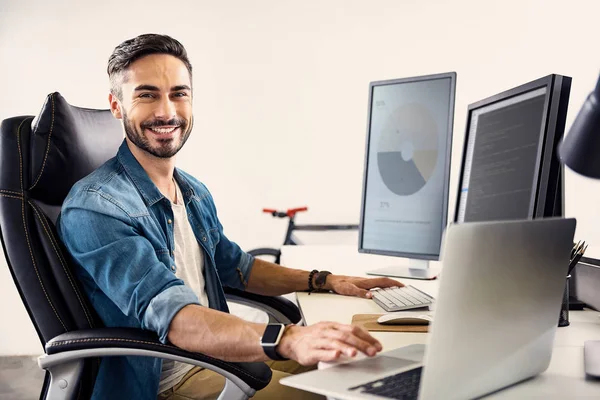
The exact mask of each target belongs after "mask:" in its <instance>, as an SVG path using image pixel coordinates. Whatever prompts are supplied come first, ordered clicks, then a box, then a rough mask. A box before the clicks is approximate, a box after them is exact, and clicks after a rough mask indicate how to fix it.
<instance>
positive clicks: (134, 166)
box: [117, 140, 194, 206]
mask: <svg viewBox="0 0 600 400" xmlns="http://www.w3.org/2000/svg"><path fill="white" fill-rule="evenodd" d="M117 159H118V160H119V162H120V163H121V165H122V166H123V168H124V169H125V172H126V173H127V175H129V177H130V178H131V180H132V181H133V184H134V185H135V186H136V188H137V189H138V191H139V192H140V193H141V195H142V197H143V198H144V201H145V202H146V204H148V206H152V205H154V204H156V203H157V202H159V201H160V200H162V199H164V198H165V196H163V194H162V193H161V192H160V190H158V188H157V187H156V185H155V184H154V182H152V180H151V179H150V177H149V176H148V173H147V172H146V170H144V168H143V167H142V166H141V164H140V163H139V162H138V160H137V159H136V158H135V157H134V155H133V153H131V150H129V146H127V141H126V140H123V143H121V147H119V151H118V153H117ZM173 176H174V177H175V180H176V181H177V184H179V188H180V189H181V192H182V193H183V199H184V202H185V204H186V205H187V204H188V203H189V201H190V200H191V198H192V196H193V195H194V191H193V189H192V187H191V186H190V184H189V183H188V182H187V180H186V179H185V178H184V177H183V175H182V174H181V173H180V172H179V171H178V169H177V168H175V171H174V172H173Z"/></svg>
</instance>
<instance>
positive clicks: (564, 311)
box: [558, 275, 571, 327]
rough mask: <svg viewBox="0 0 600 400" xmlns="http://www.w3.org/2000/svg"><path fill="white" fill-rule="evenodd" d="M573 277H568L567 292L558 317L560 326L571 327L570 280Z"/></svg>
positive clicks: (564, 294)
mask: <svg viewBox="0 0 600 400" xmlns="http://www.w3.org/2000/svg"><path fill="white" fill-rule="evenodd" d="M570 278H571V275H567V280H566V281H567V282H566V284H565V291H564V293H563V299H562V303H561V305H560V315H559V317H558V326H559V327H560V326H569V325H570V322H569V279H570Z"/></svg>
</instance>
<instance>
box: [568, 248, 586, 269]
mask: <svg viewBox="0 0 600 400" xmlns="http://www.w3.org/2000/svg"><path fill="white" fill-rule="evenodd" d="M586 249H587V246H585V247H584V248H583V249H579V251H577V254H576V255H575V258H573V259H572V260H571V263H570V264H569V270H568V272H567V275H570V274H571V271H573V268H575V266H576V265H577V264H578V263H579V260H581V257H582V256H583V254H584V253H585V251H586Z"/></svg>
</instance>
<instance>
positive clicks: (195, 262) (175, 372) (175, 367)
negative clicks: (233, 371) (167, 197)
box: [158, 183, 208, 393]
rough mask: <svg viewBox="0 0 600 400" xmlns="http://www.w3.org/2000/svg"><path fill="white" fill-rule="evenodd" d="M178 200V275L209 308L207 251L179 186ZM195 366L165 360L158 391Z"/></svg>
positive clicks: (175, 213) (175, 232) (173, 205)
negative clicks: (203, 246) (200, 241)
mask: <svg viewBox="0 0 600 400" xmlns="http://www.w3.org/2000/svg"><path fill="white" fill-rule="evenodd" d="M175 187H176V190H177V199H176V203H171V208H172V209H173V236H174V239H175V266H176V268H177V270H176V271H175V276H176V277H178V278H179V279H181V280H182V281H183V282H184V283H185V285H186V286H188V287H189V288H191V289H192V290H193V291H194V293H196V295H197V296H198V300H200V304H201V305H203V306H205V307H208V296H207V295H206V288H205V281H204V252H203V251H202V249H201V248H200V244H199V243H198V241H197V240H196V236H195V235H194V231H192V226H191V225H190V222H189V220H188V218H187V212H186V210H185V204H184V202H183V195H182V194H181V189H179V185H177V183H175ZM193 367H194V366H193V365H191V364H186V363H182V362H179V361H171V360H163V365H162V371H161V373H160V383H159V387H158V393H162V392H163V391H165V390H167V389H170V388H172V387H173V386H175V385H176V384H178V383H179V382H180V381H181V379H182V378H183V377H184V376H185V374H186V373H187V372H188V371H189V370H190V369H192V368H193Z"/></svg>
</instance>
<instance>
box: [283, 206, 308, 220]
mask: <svg viewBox="0 0 600 400" xmlns="http://www.w3.org/2000/svg"><path fill="white" fill-rule="evenodd" d="M303 211H308V207H299V208H290V209H288V210H287V212H286V214H287V215H288V217H290V218H293V217H294V215H296V213H299V212H303Z"/></svg>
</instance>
